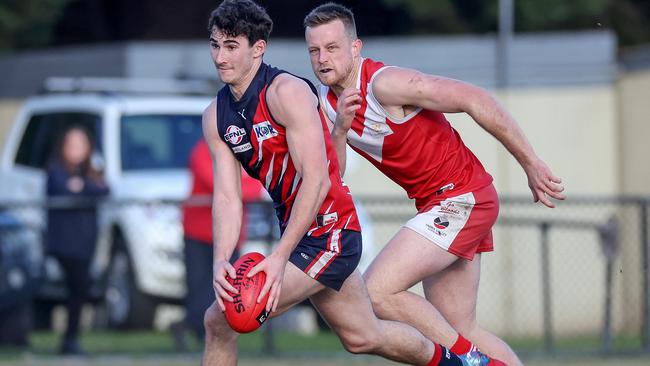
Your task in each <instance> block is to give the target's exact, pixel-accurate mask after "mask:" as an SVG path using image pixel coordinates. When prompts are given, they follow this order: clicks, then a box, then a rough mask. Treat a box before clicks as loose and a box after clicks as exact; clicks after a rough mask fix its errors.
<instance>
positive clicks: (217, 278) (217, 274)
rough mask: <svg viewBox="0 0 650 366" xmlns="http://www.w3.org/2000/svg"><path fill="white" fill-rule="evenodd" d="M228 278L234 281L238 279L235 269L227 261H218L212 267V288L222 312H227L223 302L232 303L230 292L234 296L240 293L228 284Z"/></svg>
mask: <svg viewBox="0 0 650 366" xmlns="http://www.w3.org/2000/svg"><path fill="white" fill-rule="evenodd" d="M226 276H229V277H230V278H232V279H233V280H234V279H235V277H237V274H236V273H235V267H233V266H232V264H230V263H229V262H228V261H227V260H225V259H221V260H216V261H215V262H214V264H213V266H212V287H213V288H214V296H215V298H216V299H217V303H219V307H221V311H226V306H225V305H224V304H223V301H224V300H225V301H228V302H232V301H233V298H232V296H230V295H229V294H228V292H227V291H226V290H228V291H230V293H233V294H237V293H239V291H237V289H236V288H235V287H234V286H233V285H231V284H230V282H228V279H227V278H226Z"/></svg>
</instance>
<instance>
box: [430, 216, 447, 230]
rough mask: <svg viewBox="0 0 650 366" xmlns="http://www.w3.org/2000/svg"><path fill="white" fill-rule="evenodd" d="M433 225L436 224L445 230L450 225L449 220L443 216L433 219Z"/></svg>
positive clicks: (437, 227)
mask: <svg viewBox="0 0 650 366" xmlns="http://www.w3.org/2000/svg"><path fill="white" fill-rule="evenodd" d="M433 226H435V227H436V229H440V230H444V229H446V228H447V227H448V226H449V220H447V219H444V218H441V217H436V218H435V219H434V220H433Z"/></svg>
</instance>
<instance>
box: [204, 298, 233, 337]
mask: <svg viewBox="0 0 650 366" xmlns="http://www.w3.org/2000/svg"><path fill="white" fill-rule="evenodd" d="M203 326H204V327H205V336H206V338H207V340H209V339H213V338H221V337H224V336H228V335H235V334H236V333H235V332H234V331H233V330H232V329H231V328H230V326H228V323H226V318H225V316H224V315H223V313H222V312H221V311H220V310H219V307H218V305H217V304H216V303H213V304H212V305H211V306H210V307H209V308H208V310H206V311H205V314H204V315H203Z"/></svg>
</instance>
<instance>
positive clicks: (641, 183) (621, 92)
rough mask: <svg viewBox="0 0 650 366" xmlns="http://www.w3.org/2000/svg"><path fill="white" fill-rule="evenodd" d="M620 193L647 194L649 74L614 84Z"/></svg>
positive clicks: (631, 75)
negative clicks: (618, 138) (616, 103)
mask: <svg viewBox="0 0 650 366" xmlns="http://www.w3.org/2000/svg"><path fill="white" fill-rule="evenodd" d="M618 101H619V103H620V110H619V119H620V125H619V132H618V134H619V136H620V139H621V147H620V154H621V162H622V163H623V164H621V181H620V182H619V183H620V185H621V189H622V191H623V193H632V194H645V195H647V194H650V164H648V161H647V158H648V157H649V156H650V143H649V142H648V139H649V138H650V102H649V101H650V71H649V70H641V71H635V72H630V73H626V74H623V75H622V76H621V78H620V80H619V82H618Z"/></svg>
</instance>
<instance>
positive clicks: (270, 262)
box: [247, 252, 289, 311]
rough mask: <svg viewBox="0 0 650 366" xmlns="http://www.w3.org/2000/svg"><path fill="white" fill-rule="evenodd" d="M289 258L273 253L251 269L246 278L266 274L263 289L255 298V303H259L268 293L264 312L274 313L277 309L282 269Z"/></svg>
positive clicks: (282, 276)
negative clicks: (259, 273) (261, 273)
mask: <svg viewBox="0 0 650 366" xmlns="http://www.w3.org/2000/svg"><path fill="white" fill-rule="evenodd" d="M288 260H289V258H286V257H284V256H282V255H281V254H279V253H278V252H273V253H272V254H271V255H269V256H268V257H266V258H264V260H263V261H261V262H260V263H259V264H258V265H256V266H255V267H253V268H252V269H251V270H250V271H249V272H248V276H247V277H253V276H254V275H255V274H256V273H258V272H264V273H266V281H265V282H264V287H263V288H262V291H261V292H260V295H259V296H258V297H257V302H258V303H259V302H261V301H262V299H263V298H264V296H266V294H267V293H269V300H268V301H267V303H266V311H275V310H276V309H277V308H278V302H279V300H280V290H281V289H282V280H283V279H284V269H285V267H286V265H287V262H288Z"/></svg>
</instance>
